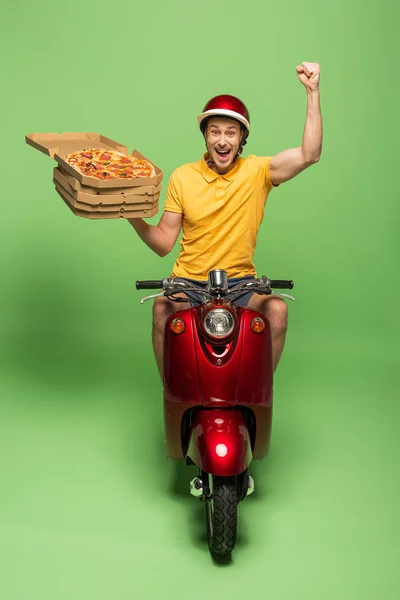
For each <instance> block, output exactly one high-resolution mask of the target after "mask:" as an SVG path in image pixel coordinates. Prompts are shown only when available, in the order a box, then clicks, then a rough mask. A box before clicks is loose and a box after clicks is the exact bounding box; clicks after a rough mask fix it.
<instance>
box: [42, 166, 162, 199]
mask: <svg viewBox="0 0 400 600" xmlns="http://www.w3.org/2000/svg"><path fill="white" fill-rule="evenodd" d="M54 169H57V170H58V171H61V172H62V174H63V175H64V177H65V179H66V180H67V181H68V183H69V185H70V187H71V188H72V189H73V190H75V191H77V192H84V193H85V194H96V195H98V196H99V195H100V196H101V195H102V194H106V195H109V194H122V195H124V194H138V195H143V194H147V195H149V196H154V195H155V194H157V192H160V191H161V183H159V184H158V185H140V186H135V187H118V188H105V189H103V188H93V187H91V186H89V185H83V184H82V183H81V182H80V181H78V180H77V179H76V178H75V176H72V175H70V174H69V173H67V172H66V171H63V168H62V167H61V166H58V167H54Z"/></svg>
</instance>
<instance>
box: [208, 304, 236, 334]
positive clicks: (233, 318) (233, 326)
mask: <svg viewBox="0 0 400 600" xmlns="http://www.w3.org/2000/svg"><path fill="white" fill-rule="evenodd" d="M213 312H216V313H221V312H222V313H225V314H226V315H229V319H231V325H230V327H229V330H228V331H227V332H225V333H223V334H220V335H215V334H214V333H212V332H211V331H210V330H209V329H208V327H207V324H206V320H207V317H209V316H210V314H211V313H213ZM201 324H202V328H203V331H204V333H205V334H206V335H207V337H208V338H210V339H211V340H215V341H223V340H226V339H227V338H229V337H231V336H232V334H233V333H234V332H235V330H236V326H237V322H236V315H235V313H234V312H233V311H231V310H229V309H228V308H227V307H226V306H212V307H211V308H209V309H208V310H207V311H206V312H205V313H204V314H203V315H202V317H201Z"/></svg>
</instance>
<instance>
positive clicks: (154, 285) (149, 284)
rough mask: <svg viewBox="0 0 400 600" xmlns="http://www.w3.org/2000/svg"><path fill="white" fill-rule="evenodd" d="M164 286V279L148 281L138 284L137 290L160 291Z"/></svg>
mask: <svg viewBox="0 0 400 600" xmlns="http://www.w3.org/2000/svg"><path fill="white" fill-rule="evenodd" d="M162 286H163V282H162V279H149V280H147V281H137V282H136V289H137V290H159V289H160V288H162Z"/></svg>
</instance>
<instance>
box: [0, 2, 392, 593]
mask: <svg viewBox="0 0 400 600" xmlns="http://www.w3.org/2000/svg"><path fill="white" fill-rule="evenodd" d="M398 18H399V9H398V4H397V3H395V2H394V1H392V2H390V1H388V0H386V1H385V2H383V3H381V4H380V5H378V3H376V2H375V3H372V2H365V1H361V0H354V1H353V2H347V1H344V0H338V1H337V2H334V3H322V2H315V1H309V0H306V2H304V3H301V2H295V1H294V0H290V1H283V2H274V3H266V2H265V1H262V0H257V1H256V0H250V1H249V2H246V3H244V2H238V1H237V0H231V1H230V2H220V1H214V2H213V3H207V4H205V3H199V2H193V1H192V0H190V1H189V0H186V1H183V0H180V1H178V0H171V1H169V2H160V1H158V2H153V3H149V4H148V5H147V6H146V5H145V3H143V2H140V3H139V2H137V1H133V2H127V1H126V0H116V1H114V2H110V3H108V2H105V1H104V0H99V1H98V2H97V3H82V2H77V1H76V0H71V1H70V2H67V3H61V2H45V1H43V0H38V2H36V3H33V4H32V5H30V4H28V3H22V2H17V3H11V1H10V0H8V2H6V3H5V4H4V3H3V17H2V25H1V27H2V30H3V31H2V35H1V40H0V44H1V56H2V63H3V68H2V69H1V73H2V74H1V79H2V94H1V104H2V117H3V118H2V142H1V152H2V165H3V169H2V193H1V198H2V205H1V215H2V219H1V243H2V246H1V254H0V261H1V301H0V306H1V317H0V327H1V340H2V345H1V355H0V368H1V388H0V395H1V403H0V409H1V416H0V461H1V466H0V596H1V598H2V600H28V599H29V600H36V599H38V600H39V599H40V600H46V599H47V598H48V599H51V600H71V599H72V598H73V599H74V600H83V599H85V600H89V599H90V600H92V599H96V600H103V599H110V598H118V599H121V600H125V599H127V598H160V597H164V598H176V599H184V598H193V599H195V600H197V599H200V598H204V597H205V596H208V597H214V596H215V597H225V596H226V597H229V598H235V599H236V598H238V599H239V598H245V597H247V596H248V595H250V596H252V597H254V596H256V595H260V596H261V597H268V598H276V599H278V600H286V599H289V598H293V597H296V598H298V599H303V598H304V599H306V598H307V599H310V598H311V599H314V598H318V599H319V598H323V599H324V600H337V599H338V598H341V599H342V598H343V599H350V598H352V599H353V598H363V599H369V598H371V599H372V598H374V599H375V598H377V597H380V598H383V599H385V600H391V599H394V598H398V593H399V592H398V590H399V583H400V582H399V576H398V574H397V572H396V567H398V558H399V550H400V548H399V546H400V544H399V516H398V514H399V513H398V507H399V484H398V477H399V469H398V456H399V444H398V428H399V416H400V415H399V408H398V396H399V394H398V383H399V382H398V366H399V365H398V363H399V354H400V353H399V343H398V337H399V319H398V310H397V304H398V293H399V291H400V290H399V285H398V282H397V275H398V260H399V243H398V234H397V227H398V221H399V208H398V191H397V189H398V188H397V186H395V177H396V172H397V171H398V166H397V161H398V141H397V139H396V137H395V129H396V123H397V125H398V108H397V105H398V82H397V73H398V64H397V62H398V61H397V60H396V54H397V52H398V46H397V42H396V38H397V33H398V31H397V23H398ZM302 61H316V62H319V63H320V64H321V100H322V108H323V117H324V149H323V155H322V159H321V161H320V162H319V163H318V164H317V165H316V166H314V167H312V168H311V169H309V170H308V171H307V172H305V173H303V174H301V175H300V176H299V177H297V178H296V179H294V180H292V181H290V182H288V183H286V184H284V185H282V186H281V187H280V188H279V189H278V190H274V191H273V192H272V193H271V196H270V198H269V201H268V206H267V210H266V215H265V219H264V223H263V225H262V227H261V230H260V234H259V241H258V247H257V251H256V264H257V267H258V271H259V273H260V274H267V275H268V276H270V277H271V278H292V279H293V280H294V281H295V283H296V286H295V290H294V291H295V296H296V302H295V303H294V304H291V305H290V307H289V308H290V325H289V335H288V339H287V345H286V348H285V352H284V356H283V359H282V363H281V365H280V367H279V369H278V372H277V375H276V381H275V413H274V427H273V440H272V448H271V452H270V455H269V457H268V459H267V460H266V461H264V462H260V463H258V464H254V466H253V470H252V472H253V475H254V477H255V479H256V487H257V490H256V493H255V494H254V495H253V496H252V497H251V498H249V499H248V500H247V501H246V502H244V503H243V504H242V505H241V506H240V513H239V519H240V522H239V538H238V543H237V548H236V550H235V553H234V556H233V560H232V562H231V564H230V565H226V566H223V567H222V566H219V565H216V564H215V563H214V562H213V561H212V559H211V558H210V556H209V554H208V551H207V547H206V543H205V540H204V523H203V514H202V510H201V509H202V506H200V503H197V502H196V500H195V499H194V498H192V497H191V496H189V495H188V481H189V479H190V478H191V477H192V476H193V472H192V471H190V470H189V469H188V470H186V469H185V468H184V467H183V466H182V465H180V464H176V463H171V462H168V461H167V460H166V459H165V457H164V452H163V439H162V410H161V407H162V405H161V385H160V383H159V379H158V375H157V372H156V367H155V363H154V360H153V356H152V350H151V344H150V327H151V306H150V304H146V305H144V306H141V305H140V304H139V299H140V297H141V296H143V295H144V294H140V293H138V292H136V290H135V285H134V283H135V280H136V279H146V278H161V277H163V276H166V275H168V274H169V273H170V270H171V267H172V264H173V261H174V257H175V256H176V252H177V249H178V248H175V250H174V252H173V253H172V254H170V255H169V256H167V257H165V258H159V257H157V256H156V255H154V254H152V252H151V251H150V250H149V249H148V248H147V247H146V246H145V245H144V244H143V243H142V242H141V241H140V240H139V238H138V237H137V236H136V234H135V232H134V230H133V229H132V228H131V227H130V225H129V224H128V223H127V222H125V221H112V222H110V221H107V222H105V221H104V222H92V221H89V220H84V219H81V218H78V217H75V216H74V215H73V214H72V213H71V212H69V211H68V209H67V208H66V207H65V205H64V204H63V203H62V201H61V199H60V198H59V197H58V196H57V194H56V193H55V191H54V188H53V184H52V167H53V163H52V161H51V159H49V158H48V157H46V156H45V155H43V154H41V153H39V152H37V151H35V150H34V149H32V148H31V147H28V146H26V145H25V144H24V135H25V134H27V133H30V132H33V131H47V132H49V131H57V132H62V131H95V132H101V133H103V134H104V135H107V136H109V137H111V138H113V139H115V140H118V141H119V142H122V143H124V144H126V145H128V147H129V150H132V149H133V148H137V149H139V150H140V151H141V152H142V153H144V154H145V155H147V156H148V157H150V158H151V159H152V160H153V161H154V162H155V163H156V164H157V165H159V166H160V167H161V168H162V169H163V171H164V174H165V176H164V183H163V195H162V199H163V200H164V198H165V189H166V184H167V181H168V177H169V175H170V174H171V172H172V170H173V169H174V168H176V167H177V166H179V165H180V164H182V163H184V162H189V161H193V160H197V159H198V158H199V156H200V155H201V153H202V152H203V141H202V138H201V136H200V134H199V132H198V130H197V125H196V115H197V114H198V112H200V110H201V109H202V107H203V105H204V104H205V102H206V101H207V100H208V99H209V98H210V97H211V96H213V95H214V94H217V93H232V94H235V95H238V96H239V97H240V98H242V99H243V100H244V101H245V102H246V103H247V105H248V106H249V108H250V111H251V119H252V126H253V129H252V133H251V137H250V139H249V143H248V146H247V147H246V151H247V152H251V153H254V154H258V155H273V154H274V153H276V152H278V151H280V150H283V149H285V148H288V147H292V146H296V145H299V144H300V142H301V136H302V131H303V126H304V116H305V108H306V94H305V91H304V89H303V87H302V86H301V84H300V83H299V81H298V80H297V76H296V72H295V67H296V65H297V64H299V63H301V62H302ZM9 152H11V153H12V156H16V157H17V159H16V160H15V159H14V158H13V159H12V160H11V161H10V160H9V159H8V153H9ZM14 153H15V154H14ZM157 220H158V217H157V218H153V219H152V221H151V222H154V223H156V222H157Z"/></svg>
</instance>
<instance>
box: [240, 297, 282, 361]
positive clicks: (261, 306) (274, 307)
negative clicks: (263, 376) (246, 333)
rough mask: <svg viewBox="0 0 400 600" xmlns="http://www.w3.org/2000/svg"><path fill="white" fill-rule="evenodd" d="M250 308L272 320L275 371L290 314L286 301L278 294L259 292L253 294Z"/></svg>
mask: <svg viewBox="0 0 400 600" xmlns="http://www.w3.org/2000/svg"><path fill="white" fill-rule="evenodd" d="M248 308H251V309H253V310H256V311H258V312H260V313H262V314H263V315H264V316H265V317H267V318H268V320H269V322H270V325H271V334H272V360H273V365H274V371H275V369H276V367H277V366H278V363H279V359H280V357H281V355H282V352H283V346H284V343H285V337H286V330H287V315H288V309H287V306H286V302H285V301H284V300H282V298H277V297H276V296H259V295H258V294H253V296H252V297H251V298H250V301H249V303H248Z"/></svg>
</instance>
